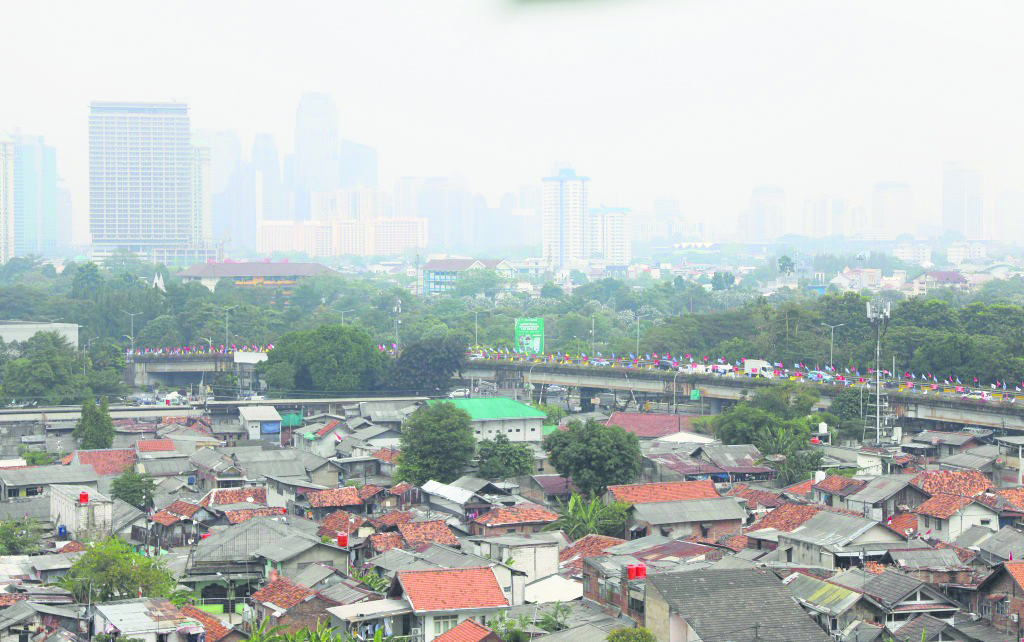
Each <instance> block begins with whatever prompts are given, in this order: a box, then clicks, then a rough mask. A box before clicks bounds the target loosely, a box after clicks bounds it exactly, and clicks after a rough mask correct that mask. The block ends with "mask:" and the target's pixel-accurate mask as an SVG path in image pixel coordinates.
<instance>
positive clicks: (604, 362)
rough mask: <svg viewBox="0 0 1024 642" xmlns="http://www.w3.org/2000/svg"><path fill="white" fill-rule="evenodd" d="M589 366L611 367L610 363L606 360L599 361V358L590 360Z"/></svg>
mask: <svg viewBox="0 0 1024 642" xmlns="http://www.w3.org/2000/svg"><path fill="white" fill-rule="evenodd" d="M590 365H592V366H610V365H612V362H611V361H608V360H607V359H600V358H598V359H591V360H590Z"/></svg>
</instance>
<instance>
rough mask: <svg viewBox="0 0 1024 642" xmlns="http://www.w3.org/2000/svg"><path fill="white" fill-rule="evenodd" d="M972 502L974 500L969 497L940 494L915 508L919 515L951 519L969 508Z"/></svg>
mask: <svg viewBox="0 0 1024 642" xmlns="http://www.w3.org/2000/svg"><path fill="white" fill-rule="evenodd" d="M972 501H974V500H972V499H971V498H969V497H960V496H959V495H943V494H939V495H935V496H934V497H932V498H931V499H929V500H927V501H925V502H924V503H922V504H921V505H920V506H918V507H917V508H915V509H914V512H915V513H917V514H918V515H927V516H928V517H938V518H939V519H949V518H950V517H951V516H952V515H955V514H956V513H957V512H958V511H959V510H960V509H961V508H963V507H964V506H967V505H968V504H970V503H971V502H972Z"/></svg>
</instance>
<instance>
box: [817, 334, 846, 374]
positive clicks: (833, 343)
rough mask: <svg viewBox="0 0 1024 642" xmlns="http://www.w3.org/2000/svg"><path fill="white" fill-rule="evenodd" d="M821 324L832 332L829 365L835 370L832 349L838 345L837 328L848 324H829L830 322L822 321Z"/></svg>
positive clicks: (829, 345) (829, 342)
mask: <svg viewBox="0 0 1024 642" xmlns="http://www.w3.org/2000/svg"><path fill="white" fill-rule="evenodd" d="M821 325H823V326H825V327H826V328H828V329H829V330H830V331H831V334H832V336H831V338H830V339H829V341H828V367H829V368H830V369H832V370H835V367H834V366H833V365H832V349H833V348H834V347H835V345H836V328H841V327H843V326H844V325H846V324H845V323H840V324H838V325H829V324H828V323H822V324H821Z"/></svg>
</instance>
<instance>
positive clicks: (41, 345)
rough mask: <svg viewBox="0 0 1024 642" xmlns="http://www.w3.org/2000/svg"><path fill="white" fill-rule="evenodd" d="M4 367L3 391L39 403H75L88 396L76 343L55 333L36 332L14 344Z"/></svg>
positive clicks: (15, 397)
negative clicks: (12, 357)
mask: <svg viewBox="0 0 1024 642" xmlns="http://www.w3.org/2000/svg"><path fill="white" fill-rule="evenodd" d="M15 352H16V358H14V359H13V360H10V361H8V363H7V364H6V367H5V368H4V373H3V374H4V377H3V388H4V394H5V396H7V397H8V398H11V399H19V400H23V401H31V400H37V401H39V403H40V404H49V405H57V404H67V403H78V402H80V401H81V400H82V399H83V398H85V397H86V396H87V395H86V394H85V388H84V386H83V381H82V365H81V362H80V359H79V357H78V354H77V351H76V350H75V346H72V345H71V344H70V343H68V341H67V340H66V339H65V338H64V337H62V336H60V335H59V334H57V333H56V332H38V333H36V334H35V335H33V336H32V337H30V338H29V339H28V340H27V341H24V342H21V343H19V344H17V345H16V347H15Z"/></svg>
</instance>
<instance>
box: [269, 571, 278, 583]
mask: <svg viewBox="0 0 1024 642" xmlns="http://www.w3.org/2000/svg"><path fill="white" fill-rule="evenodd" d="M270 581H271V582H276V581H277V569H276V568H272V569H270Z"/></svg>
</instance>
